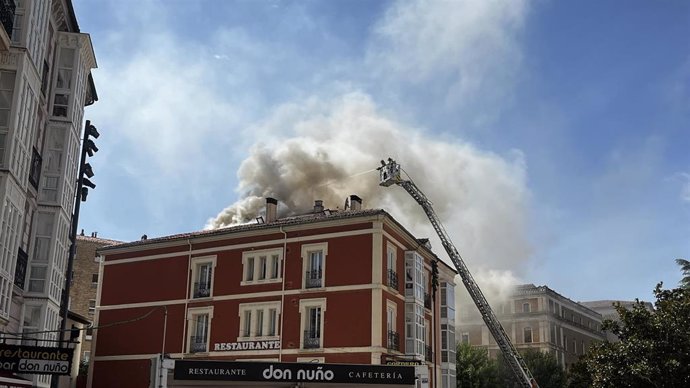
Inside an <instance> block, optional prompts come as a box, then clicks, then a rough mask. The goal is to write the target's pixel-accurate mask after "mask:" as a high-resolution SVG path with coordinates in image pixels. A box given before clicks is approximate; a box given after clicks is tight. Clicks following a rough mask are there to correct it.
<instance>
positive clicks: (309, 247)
mask: <svg viewBox="0 0 690 388" xmlns="http://www.w3.org/2000/svg"><path fill="white" fill-rule="evenodd" d="M319 251H320V252H321V255H322V256H321V287H310V288H309V289H320V288H325V287H326V262H327V261H328V260H326V259H327V257H328V243H327V242H321V243H314V244H303V245H302V250H301V255H302V289H307V276H306V273H307V271H309V268H310V264H311V263H310V261H311V256H310V255H311V253H312V252H319Z"/></svg>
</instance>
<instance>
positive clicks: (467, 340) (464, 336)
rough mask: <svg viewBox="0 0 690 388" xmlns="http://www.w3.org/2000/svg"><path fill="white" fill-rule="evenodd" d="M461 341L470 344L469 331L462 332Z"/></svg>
mask: <svg viewBox="0 0 690 388" xmlns="http://www.w3.org/2000/svg"><path fill="white" fill-rule="evenodd" d="M460 343H463V344H469V343H470V333H469V332H467V331H466V332H463V333H462V334H460Z"/></svg>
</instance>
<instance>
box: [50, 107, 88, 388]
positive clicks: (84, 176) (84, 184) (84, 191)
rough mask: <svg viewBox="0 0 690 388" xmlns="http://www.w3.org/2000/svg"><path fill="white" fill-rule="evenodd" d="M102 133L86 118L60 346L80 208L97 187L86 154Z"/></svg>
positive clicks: (62, 303)
mask: <svg viewBox="0 0 690 388" xmlns="http://www.w3.org/2000/svg"><path fill="white" fill-rule="evenodd" d="M98 136H100V134H99V133H98V130H97V129H96V127H94V126H93V125H91V121H90V120H86V125H85V127H84V141H83V143H82V147H81V159H80V161H79V172H78V174H77V190H76V195H75V200H74V213H73V214H72V229H71V230H70V235H69V238H70V248H69V256H68V257H67V271H66V273H65V287H64V288H63V290H62V298H61V300H60V316H61V317H62V321H61V322H60V332H59V347H61V348H63V347H66V344H65V340H64V333H65V329H66V327H67V310H68V307H69V292H70V287H71V286H72V268H73V267H74V255H75V254H76V251H77V227H78V225H79V208H80V207H81V203H82V202H83V201H86V196H87V195H88V192H89V189H88V188H92V189H95V188H96V185H95V184H94V183H93V182H91V181H90V180H89V178H91V177H93V175H94V174H93V169H92V168H91V165H90V164H89V163H86V154H88V155H89V156H93V154H94V153H95V152H98V147H96V144H95V143H94V142H93V140H91V138H92V137H93V138H94V139H97V138H98ZM56 377H57V376H53V378H52V379H51V387H53V388H56V387H57V386H58V381H59V378H56Z"/></svg>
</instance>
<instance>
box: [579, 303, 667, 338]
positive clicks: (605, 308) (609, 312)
mask: <svg viewBox="0 0 690 388" xmlns="http://www.w3.org/2000/svg"><path fill="white" fill-rule="evenodd" d="M580 304H581V305H583V306H585V307H587V308H590V309H592V310H594V311H596V312H598V313H599V314H601V316H602V318H603V319H610V320H612V321H617V322H620V316H619V315H618V311H616V307H615V304H620V305H621V306H622V307H623V308H625V309H626V310H631V309H632V308H633V306H635V304H636V302H634V301H630V300H592V301H588V302H580ZM642 304H643V305H644V308H646V309H647V310H649V311H654V305H652V304H651V303H650V302H642ZM605 334H606V340H607V341H609V342H618V341H619V339H618V336H617V335H615V334H613V333H611V332H609V331H606V332H605Z"/></svg>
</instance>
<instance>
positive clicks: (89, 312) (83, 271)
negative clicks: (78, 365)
mask: <svg viewBox="0 0 690 388" xmlns="http://www.w3.org/2000/svg"><path fill="white" fill-rule="evenodd" d="M119 243H121V241H115V240H108V239H104V238H99V237H97V234H96V233H92V234H91V236H84V231H83V230H82V232H81V234H80V235H78V236H77V252H76V254H75V255H74V267H73V268H74V269H73V271H74V272H73V277H72V287H71V288H70V293H69V297H70V311H71V312H73V313H76V314H78V315H80V316H82V317H86V318H87V319H88V320H89V321H90V322H93V319H94V313H95V312H96V291H98V283H99V279H98V266H99V264H100V260H99V256H97V254H96V250H97V249H99V248H103V247H105V246H109V245H113V244H119ZM82 338H83V340H82V343H81V349H80V351H81V353H80V355H79V356H80V361H86V362H88V361H89V360H90V358H91V331H90V330H87V331H86V333H85V335H84V336H83V337H82Z"/></svg>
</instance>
